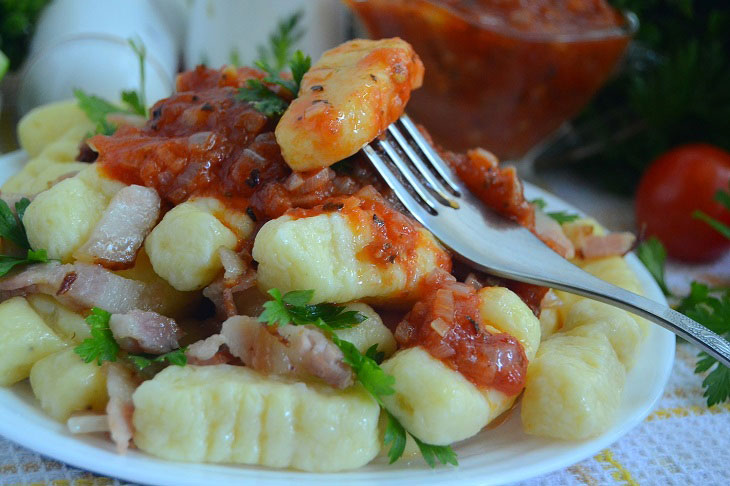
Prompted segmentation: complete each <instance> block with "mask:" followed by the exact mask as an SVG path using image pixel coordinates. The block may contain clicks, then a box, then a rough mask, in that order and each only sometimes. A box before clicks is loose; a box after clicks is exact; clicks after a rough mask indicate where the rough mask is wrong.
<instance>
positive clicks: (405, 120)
mask: <svg viewBox="0 0 730 486" xmlns="http://www.w3.org/2000/svg"><path fill="white" fill-rule="evenodd" d="M400 122H401V123H402V124H403V127H404V128H405V129H406V132H407V133H408V135H410V136H411V138H413V141H414V142H416V145H418V148H419V149H421V152H423V154H424V155H425V156H426V158H427V159H428V161H429V162H431V165H432V166H433V168H434V169H436V171H437V172H438V173H439V175H440V176H441V177H442V178H443V179H444V180H445V181H446V183H447V184H448V185H449V186H450V188H451V190H452V191H453V192H454V195H456V196H461V195H462V192H464V190H463V189H462V188H461V184H460V183H459V182H458V179H456V177H455V176H454V174H453V173H452V172H451V169H450V168H449V167H448V166H447V165H446V162H444V160H443V159H442V158H441V156H440V155H439V154H438V153H437V152H436V151H435V150H434V149H433V147H431V144H430V143H428V141H427V140H426V139H425V138H424V137H423V135H421V132H420V131H419V130H418V127H416V125H415V124H414V123H413V121H411V119H410V117H409V116H408V115H406V114H403V116H401V117H400Z"/></svg>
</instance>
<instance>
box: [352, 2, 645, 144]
mask: <svg viewBox="0 0 730 486" xmlns="http://www.w3.org/2000/svg"><path fill="white" fill-rule="evenodd" d="M347 3H348V4H350V6H351V7H352V8H353V9H354V10H355V11H356V12H357V13H358V14H359V16H360V18H361V19H362V20H363V22H364V24H365V26H366V27H367V29H368V30H369V32H370V34H371V36H372V37H373V38H376V39H378V38H387V37H393V36H399V37H402V38H403V39H405V40H406V41H408V42H410V43H411V44H412V45H413V47H414V48H415V50H416V52H417V53H418V55H419V56H420V57H421V59H422V61H423V63H424V65H425V67H426V76H425V78H424V84H423V88H422V89H420V90H417V91H415V92H413V94H412V98H411V101H410V103H409V105H408V112H409V113H410V114H411V115H412V116H413V117H414V118H415V119H416V120H417V121H419V122H421V123H423V124H424V125H425V126H426V128H428V130H429V131H431V133H432V134H433V135H434V137H435V138H436V140H437V141H438V142H439V143H441V144H442V145H444V146H446V147H448V148H449V149H452V150H459V151H464V150H467V149H469V148H472V147H485V148H487V149H489V150H491V151H493V152H494V153H496V154H497V155H498V156H499V157H501V158H519V157H520V156H522V155H524V154H525V153H526V152H527V150H528V149H530V148H531V147H533V146H534V145H536V144H537V143H538V142H540V141H541V140H543V139H544V138H545V137H546V136H548V135H549V134H551V133H552V132H553V131H555V130H556V129H557V128H558V127H559V126H560V125H561V124H562V123H563V122H564V121H565V120H567V119H570V118H572V117H573V116H575V115H576V114H577V113H578V112H579V111H580V109H581V108H582V107H583V106H584V105H585V104H586V103H587V101H588V100H589V99H590V97H591V96H593V94H594V93H595V92H596V91H597V90H598V88H599V87H600V86H601V85H602V84H603V82H604V81H605V80H606V78H607V77H608V76H609V75H610V74H611V72H612V71H613V69H614V66H615V65H616V63H617V61H618V60H619V59H620V57H621V55H622V54H623V52H624V50H625V48H626V46H627V45H628V42H629V40H630V36H631V34H632V29H633V28H634V27H635V26H634V25H632V24H631V23H630V22H627V21H625V19H624V17H623V16H622V15H621V14H620V13H619V12H618V11H616V10H615V9H613V8H611V7H610V6H609V5H608V3H607V2H606V1H605V0H530V1H520V0H348V2H347Z"/></svg>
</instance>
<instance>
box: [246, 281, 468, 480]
mask: <svg viewBox="0 0 730 486" xmlns="http://www.w3.org/2000/svg"><path fill="white" fill-rule="evenodd" d="M268 293H269V295H270V296H271V297H273V300H270V301H268V302H266V303H265V304H264V311H263V312H262V313H261V315H260V316H259V321H261V322H265V323H267V324H268V325H285V324H289V323H291V324H294V325H298V326H303V325H313V326H316V327H317V328H319V329H321V330H322V331H323V332H324V333H325V335H326V336H327V337H328V338H329V339H330V340H331V341H332V342H333V343H334V344H335V346H337V347H338V348H339V349H340V351H342V356H343V360H344V361H345V363H347V364H348V365H349V366H350V367H351V368H352V371H353V373H355V376H356V377H357V380H358V381H359V382H360V384H362V386H363V387H364V388H365V389H366V390H367V391H368V392H369V393H370V394H371V395H372V396H373V398H375V400H376V401H377V402H378V404H379V405H380V406H381V407H382V408H383V409H384V410H385V406H384V403H383V400H382V397H383V396H386V395H392V394H394V393H395V390H394V389H393V385H394V384H395V377H393V376H392V375H389V374H387V373H386V372H385V371H383V369H382V368H381V367H380V366H379V364H378V362H379V361H380V360H382V358H383V356H384V355H383V353H380V352H378V351H377V345H373V346H371V347H370V348H369V349H368V350H367V351H366V352H365V354H364V355H363V354H362V353H361V352H360V351H359V350H358V349H357V347H355V345H354V344H352V343H351V342H349V341H346V340H344V339H340V338H339V337H338V336H337V334H336V333H335V330H336V329H338V328H339V329H341V328H343V327H350V326H352V325H354V324H357V323H360V322H363V321H364V320H366V319H367V316H364V315H362V314H360V313H359V312H347V311H343V309H344V307H342V306H337V305H334V304H315V305H309V304H308V302H309V301H310V300H311V299H312V297H313V296H314V291H313V290H297V291H293V292H288V293H286V294H284V295H283V296H282V295H281V292H280V291H279V289H271V290H269V292H268ZM335 326H340V327H335ZM385 413H386V414H387V416H388V425H387V427H386V433H385V444H386V445H387V444H391V443H392V446H391V448H390V451H389V452H388V457H389V458H390V463H391V464H392V463H394V462H395V461H397V460H398V459H399V458H400V457H401V456H402V455H403V451H404V450H405V444H406V435H405V434H406V431H405V428H404V427H403V425H402V424H401V423H400V422H399V421H398V419H396V418H395V417H394V416H393V415H391V414H390V412H388V411H387V410H385ZM413 438H414V439H415V440H416V443H417V444H418V447H419V449H420V450H421V454H423V457H424V459H425V460H426V462H427V463H428V465H429V466H431V467H435V466H436V460H438V461H439V462H441V464H453V465H455V466H456V465H458V462H457V460H456V453H454V451H453V450H452V449H451V447H450V446H435V445H431V444H425V443H423V442H421V441H419V440H418V439H417V438H416V437H413Z"/></svg>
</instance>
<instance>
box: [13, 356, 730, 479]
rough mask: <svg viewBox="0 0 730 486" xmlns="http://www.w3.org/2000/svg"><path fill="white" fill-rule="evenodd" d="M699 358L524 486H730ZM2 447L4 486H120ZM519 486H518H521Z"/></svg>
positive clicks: (723, 416)
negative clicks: (617, 423)
mask: <svg viewBox="0 0 730 486" xmlns="http://www.w3.org/2000/svg"><path fill="white" fill-rule="evenodd" d="M696 354H697V352H696V350H695V349H694V348H693V347H691V346H689V345H688V344H684V343H682V344H679V345H678V346H677V358H676V361H675V364H674V370H673V372H672V376H671V378H670V381H669V384H668V385H667V388H666V390H665V392H664V396H663V397H662V398H661V400H660V402H659V404H658V405H657V408H656V409H655V410H654V412H652V413H651V415H649V416H648V417H647V418H646V420H644V422H642V423H641V424H640V425H639V426H637V427H636V428H635V429H634V430H632V431H631V432H629V434H628V435H626V436H625V437H623V438H622V439H620V440H619V441H618V442H616V443H615V444H613V445H612V446H611V447H610V448H608V449H605V450H603V451H601V452H600V453H598V454H596V455H595V456H593V457H591V458H589V459H586V460H585V461H583V462H581V463H578V464H575V465H574V466H571V467H568V468H566V469H564V470H562V471H557V472H554V473H552V474H548V475H545V476H542V477H539V478H535V479H532V480H529V481H525V482H522V483H519V486H571V485H574V486H582V485H587V486H604V485H606V486H614V485H615V486H639V485H640V486H670V485H676V486H691V485H698V486H699V485H702V486H726V485H729V484H730V461H728V460H727V453H728V450H730V404H727V403H726V404H722V405H717V406H715V407H712V408H708V407H707V405H706V404H705V399H704V398H703V397H702V386H701V384H702V376H700V375H695V374H694V372H693V370H694V363H695V356H696ZM125 484H127V483H125V482H122V481H118V480H115V479H111V478H106V477H101V476H97V475H94V474H91V473H88V472H84V471H81V470H78V469H75V468H72V467H69V466H66V465H64V464H61V463H59V462H57V461H53V460H50V459H47V458H44V457H42V456H40V455H38V454H36V453H34V452H31V451H29V450H27V449H24V448H22V447H20V446H17V445H15V444H13V443H11V442H9V441H7V440H5V439H0V485H2V486H21V485H22V486H112V485H113V486H120V485H125ZM515 486H517V485H515Z"/></svg>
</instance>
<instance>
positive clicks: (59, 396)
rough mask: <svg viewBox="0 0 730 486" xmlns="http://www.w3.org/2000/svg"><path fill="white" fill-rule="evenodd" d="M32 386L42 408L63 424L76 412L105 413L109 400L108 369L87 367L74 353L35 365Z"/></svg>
mask: <svg viewBox="0 0 730 486" xmlns="http://www.w3.org/2000/svg"><path fill="white" fill-rule="evenodd" d="M30 386H31V388H32V389H33V394H35V396H36V398H37V399H38V400H39V401H40V403H41V408H43V410H45V411H46V412H47V413H48V414H49V415H50V416H51V417H53V418H55V419H56V420H59V421H65V420H66V419H68V418H69V417H70V416H71V414H72V413H74V412H81V411H95V412H103V411H104V407H106V403H107V401H108V400H109V396H108V395H107V390H106V374H105V368H104V367H101V366H98V365H97V364H96V363H84V362H83V361H82V360H81V358H80V357H79V355H77V354H76V353H75V352H74V350H73V349H66V350H64V351H59V352H57V353H54V354H51V355H50V356H46V357H45V358H43V359H41V360H40V361H38V362H37V363H35V364H34V365H33V368H32V369H31V370H30Z"/></svg>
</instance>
